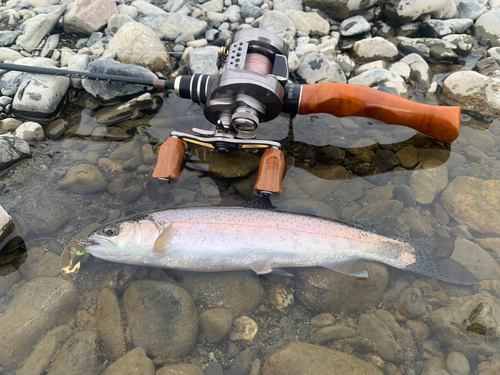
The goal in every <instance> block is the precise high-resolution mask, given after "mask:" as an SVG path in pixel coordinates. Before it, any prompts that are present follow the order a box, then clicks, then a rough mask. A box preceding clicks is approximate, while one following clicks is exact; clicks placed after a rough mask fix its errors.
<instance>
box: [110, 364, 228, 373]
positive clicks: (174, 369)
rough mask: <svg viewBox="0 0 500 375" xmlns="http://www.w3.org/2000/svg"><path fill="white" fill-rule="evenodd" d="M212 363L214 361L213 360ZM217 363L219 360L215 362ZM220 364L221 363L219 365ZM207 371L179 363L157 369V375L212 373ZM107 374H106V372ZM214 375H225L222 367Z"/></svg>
mask: <svg viewBox="0 0 500 375" xmlns="http://www.w3.org/2000/svg"><path fill="white" fill-rule="evenodd" d="M210 363H213V362H212V361H211V362H210ZM215 363H217V362H215ZM219 366H220V365H219ZM207 370H208V369H206V370H205V372H204V371H203V370H202V369H201V368H200V367H198V366H195V365H188V364H186V363H179V364H176V365H167V366H164V367H162V368H161V369H159V370H158V371H156V374H155V375H210V374H209V372H208V371H207ZM105 375H106V374H105ZM213 375H223V372H222V367H221V372H220V374H217V373H216V374H213Z"/></svg>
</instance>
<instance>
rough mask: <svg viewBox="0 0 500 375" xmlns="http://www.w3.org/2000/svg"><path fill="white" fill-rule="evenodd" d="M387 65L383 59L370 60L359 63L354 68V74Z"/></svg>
mask: <svg viewBox="0 0 500 375" xmlns="http://www.w3.org/2000/svg"><path fill="white" fill-rule="evenodd" d="M386 67H387V64H386V63H385V61H384V60H377V61H372V62H369V63H366V64H363V65H360V66H359V67H357V68H356V69H355V70H354V75H360V74H363V73H365V72H368V71H370V70H374V69H385V68H386Z"/></svg>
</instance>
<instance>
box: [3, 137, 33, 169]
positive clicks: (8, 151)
mask: <svg viewBox="0 0 500 375" xmlns="http://www.w3.org/2000/svg"><path fill="white" fill-rule="evenodd" d="M30 156H31V150H30V146H29V144H28V143H27V142H26V141H25V140H23V139H21V138H19V137H14V136H13V135H7V134H6V135H1V136H0V170H3V169H5V168H7V167H10V166H11V165H13V164H15V163H17V162H18V161H20V160H22V159H25V158H28V157H30Z"/></svg>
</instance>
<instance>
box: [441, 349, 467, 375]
mask: <svg viewBox="0 0 500 375" xmlns="http://www.w3.org/2000/svg"><path fill="white" fill-rule="evenodd" d="M446 368H447V369H448V371H449V372H451V373H452V374H457V375H469V373H470V364H469V361H468V360H467V357H465V356H464V355H463V354H462V353H459V352H451V353H450V354H448V357H446Z"/></svg>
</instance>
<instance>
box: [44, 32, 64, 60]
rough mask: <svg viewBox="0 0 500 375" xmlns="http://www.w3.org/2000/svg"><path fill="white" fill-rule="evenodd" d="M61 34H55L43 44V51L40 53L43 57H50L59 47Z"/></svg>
mask: <svg viewBox="0 0 500 375" xmlns="http://www.w3.org/2000/svg"><path fill="white" fill-rule="evenodd" d="M60 37H61V36H60V35H59V34H53V35H51V36H49V37H48V38H47V41H46V42H45V45H44V46H43V49H42V52H41V53H40V56H41V57H50V55H52V52H54V49H56V48H57V45H58V44H59V39H60Z"/></svg>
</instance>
